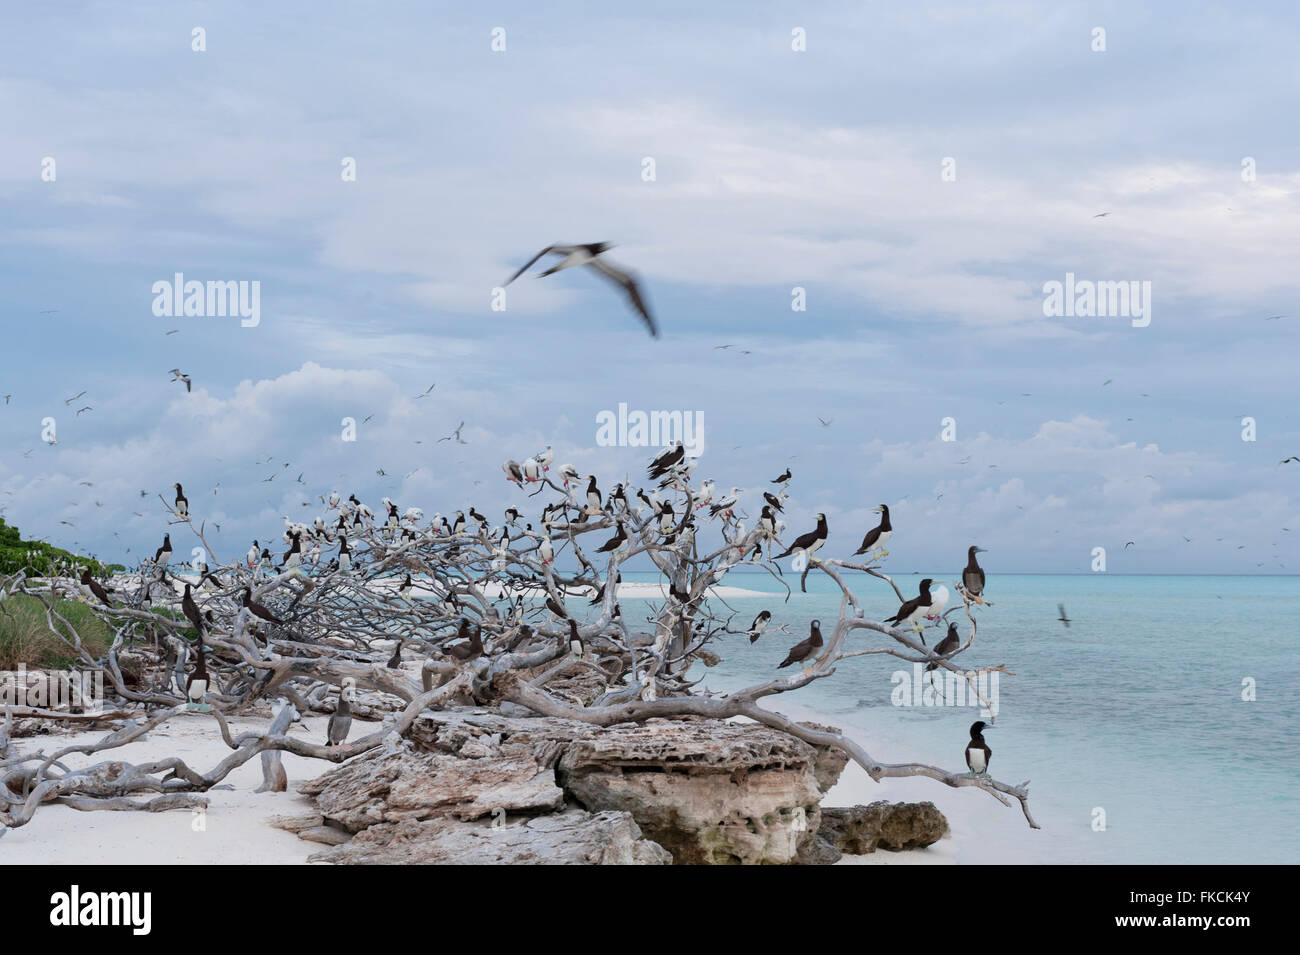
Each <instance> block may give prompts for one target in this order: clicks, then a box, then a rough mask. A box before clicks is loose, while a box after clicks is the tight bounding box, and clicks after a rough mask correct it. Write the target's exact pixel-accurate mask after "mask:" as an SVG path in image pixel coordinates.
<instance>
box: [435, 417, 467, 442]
mask: <svg viewBox="0 0 1300 955" xmlns="http://www.w3.org/2000/svg"><path fill="white" fill-rule="evenodd" d="M463 427H465V422H463V421H462V422H461V423H460V424H458V425H456V430H455V431H453V432H452V433H451V434H449V435H447V437H445V438H439V439H438V441H437V443H438V444H441V443H442V442H444V441H450V440H451V439H452V438H455V439H456V442H457V443H458V444H469V442H468V441H466V440H464V439H463V438H461V436H460V429H461V428H463Z"/></svg>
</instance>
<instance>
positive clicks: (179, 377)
mask: <svg viewBox="0 0 1300 955" xmlns="http://www.w3.org/2000/svg"><path fill="white" fill-rule="evenodd" d="M171 375H172V381H183V382H185V391H186V393H187V394H188V393H189V392H190V391H191V390H192V387H193V383H192V382H191V381H190V376H189V375H187V374H185V372H183V371H181V370H180V369H179V368H173V369H172V371H171Z"/></svg>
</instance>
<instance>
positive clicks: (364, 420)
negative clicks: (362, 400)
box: [361, 414, 374, 424]
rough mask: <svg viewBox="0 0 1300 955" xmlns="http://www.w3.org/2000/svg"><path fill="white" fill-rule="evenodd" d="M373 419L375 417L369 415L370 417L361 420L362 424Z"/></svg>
mask: <svg viewBox="0 0 1300 955" xmlns="http://www.w3.org/2000/svg"><path fill="white" fill-rule="evenodd" d="M373 417H374V415H372V414H368V415H366V416H365V417H364V418H362V419H361V423H362V424H365V423H366V422H367V421H369V420H370V419H371V418H373Z"/></svg>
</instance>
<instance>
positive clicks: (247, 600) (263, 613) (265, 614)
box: [244, 587, 284, 623]
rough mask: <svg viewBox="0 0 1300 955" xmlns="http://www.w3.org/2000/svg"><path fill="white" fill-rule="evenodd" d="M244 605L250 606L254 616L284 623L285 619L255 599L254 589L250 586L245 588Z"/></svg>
mask: <svg viewBox="0 0 1300 955" xmlns="http://www.w3.org/2000/svg"><path fill="white" fill-rule="evenodd" d="M244 606H245V607H247V608H248V610H249V612H250V613H252V615H253V616H254V617H258V618H260V619H262V620H265V621H266V622H267V623H284V621H283V620H281V619H280V618H279V617H277V616H276V615H275V614H273V613H271V611H269V610H267V609H266V608H265V607H263V606H262V605H261V604H260V603H258V602H257V601H256V600H254V599H253V591H252V590H251V589H250V588H248V587H245V588H244Z"/></svg>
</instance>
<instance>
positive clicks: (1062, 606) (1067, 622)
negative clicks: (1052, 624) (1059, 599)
mask: <svg viewBox="0 0 1300 955" xmlns="http://www.w3.org/2000/svg"><path fill="white" fill-rule="evenodd" d="M1056 609H1057V610H1058V611H1059V612H1060V614H1061V615H1060V616H1059V617H1057V618H1056V619H1057V620H1059V621H1061V623H1063V624H1065V629H1066V630H1069V629H1070V618H1069V617H1067V616H1066V615H1065V604H1057V605H1056Z"/></svg>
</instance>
